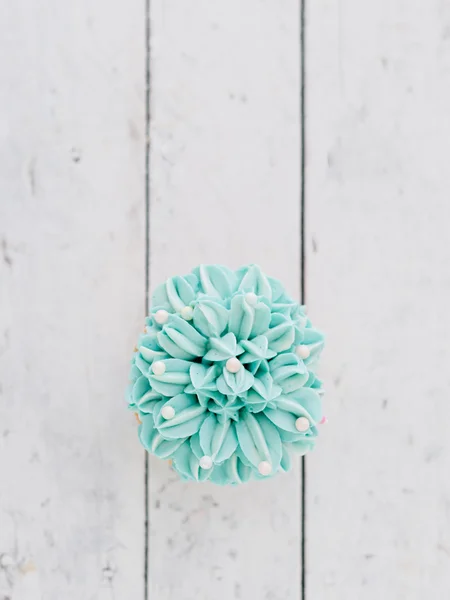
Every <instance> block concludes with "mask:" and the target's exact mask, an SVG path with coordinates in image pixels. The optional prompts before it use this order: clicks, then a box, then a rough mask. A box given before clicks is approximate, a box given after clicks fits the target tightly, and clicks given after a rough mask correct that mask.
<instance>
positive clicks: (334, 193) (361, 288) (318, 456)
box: [306, 0, 450, 600]
mask: <svg viewBox="0 0 450 600" xmlns="http://www.w3.org/2000/svg"><path fill="white" fill-rule="evenodd" d="M319 31H320V35H318V32H319ZM449 31H450V6H449V5H448V3H445V2H440V1H437V0H432V1H431V2H427V3H426V4H425V3H421V2H407V1H406V0H394V1H387V0H385V1H382V2H375V3H361V2H357V1H356V0H346V1H343V0H341V2H339V3H336V2H332V1H329V0H317V1H314V2H309V3H308V11H307V53H306V55H307V76H306V90H307V96H306V98H307V99H306V114H307V139H308V144H307V170H306V188H307V236H308V238H307V248H308V255H307V265H308V266H307V301H308V304H309V305H310V308H311V311H310V312H311V314H312V316H313V317H314V321H315V322H317V323H320V324H321V325H322V326H323V328H324V329H325V330H326V331H327V332H328V346H327V351H326V354H325V356H324V359H325V360H324V362H325V367H324V369H323V375H324V377H325V379H326V380H327V385H328V400H327V411H328V416H329V417H330V424H329V426H328V429H327V431H326V433H325V432H324V434H323V435H322V440H321V444H320V445H319V448H318V450H317V451H316V453H314V455H312V456H311V458H309V459H308V481H307V489H308V509H307V517H308V524H307V543H308V562H307V564H308V578H307V598H311V599H313V598H314V599H316V598H317V599H320V600H331V599H333V600H359V599H360V598H365V599H366V600H372V599H373V600H378V599H380V598H383V599H386V600H387V599H392V600H393V599H408V600H419V599H422V598H424V597H429V598H446V597H447V596H448V589H449V587H450V570H449V555H450V481H449V478H448V464H449V459H450V441H449V436H448V423H449V419H450V404H449V392H450V380H449V376H448V364H449V359H450V356H449V344H448V339H449V337H450V320H449V318H448V306H449V304H450V272H449V268H448V266H449V264H450V245H449V241H448V227H449V222H450V204H449V201H448V190H449V187H450V170H449V168H448V165H447V162H448V155H449V150H450V122H449V119H448V106H449V101H450V42H449Z"/></svg>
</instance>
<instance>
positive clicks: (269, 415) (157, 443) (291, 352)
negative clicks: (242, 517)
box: [127, 265, 324, 485]
mask: <svg viewBox="0 0 450 600" xmlns="http://www.w3.org/2000/svg"><path fill="white" fill-rule="evenodd" d="M323 344H324V337H323V335H322V333H320V332H319V331H318V330H317V329H315V328H313V326H312V324H311V322H310V320H309V319H308V317H307V316H306V313H305V307H304V306H300V305H299V304H298V303H297V302H296V301H295V300H293V299H292V298H291V297H290V296H289V295H288V294H287V293H286V292H285V290H284V288H283V286H282V285H281V283H280V282H278V281H277V280H276V279H273V278H271V277H267V276H266V275H264V273H263V272H262V271H261V269H260V268H259V267H258V266H256V265H249V266H246V267H242V268H240V269H238V270H237V271H232V270H230V269H228V268H227V267H223V266H219V265H200V266H199V267H197V268H196V269H193V271H192V273H190V274H189V275H185V276H176V277H172V278H170V279H168V280H167V281H166V282H165V283H164V284H162V285H160V286H159V287H158V288H157V289H156V290H155V293H154V295H153V297H152V308H151V314H150V315H149V317H147V319H146V327H145V332H144V333H143V334H142V335H141V336H140V337H139V340H138V343H137V346H136V349H135V353H134V355H133V359H132V366H131V373H130V380H131V383H130V385H129V388H128V392H127V401H128V406H129V408H130V409H131V410H132V411H134V412H135V413H136V414H137V415H138V417H139V419H140V421H141V424H140V425H139V438H140V441H141V442H142V445H143V446H144V447H145V448H146V449H147V450H148V451H149V452H151V453H153V454H155V455H156V456H158V457H160V458H165V459H168V458H170V459H172V460H173V468H174V469H175V471H177V472H178V473H179V475H180V477H181V478H182V479H193V480H198V481H205V480H209V481H212V482H213V483H217V484H221V485H225V484H237V483H243V482H245V481H248V480H250V479H265V478H267V477H270V476H273V475H275V474H276V473H279V472H282V471H288V470H289V468H290V466H291V454H292V452H295V453H297V454H300V455H303V454H306V453H307V452H308V451H309V450H311V449H312V448H313V447H314V444H315V441H316V437H317V433H318V431H317V425H318V424H319V423H320V421H321V419H322V406H321V395H322V383H321V381H320V380H319V379H318V378H317V377H316V375H315V373H314V363H315V362H316V361H317V359H318V358H319V356H320V353H321V351H322V348H323Z"/></svg>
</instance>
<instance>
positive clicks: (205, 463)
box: [199, 454, 213, 469]
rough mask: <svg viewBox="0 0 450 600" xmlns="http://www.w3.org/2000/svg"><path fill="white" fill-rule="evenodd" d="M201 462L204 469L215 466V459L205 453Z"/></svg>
mask: <svg viewBox="0 0 450 600" xmlns="http://www.w3.org/2000/svg"><path fill="white" fill-rule="evenodd" d="M199 464H200V467H201V468H202V469H210V468H211V467H212V466H213V459H212V458H211V457H210V456H207V455H206V454H205V456H202V457H201V459H200V463H199Z"/></svg>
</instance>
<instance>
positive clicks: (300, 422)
mask: <svg viewBox="0 0 450 600" xmlns="http://www.w3.org/2000/svg"><path fill="white" fill-rule="evenodd" d="M309 427H310V422H309V421H308V419H307V418H306V417H299V418H298V419H297V420H296V421H295V429H296V430H297V431H308V429H309Z"/></svg>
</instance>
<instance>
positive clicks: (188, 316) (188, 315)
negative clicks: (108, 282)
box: [181, 306, 194, 321]
mask: <svg viewBox="0 0 450 600" xmlns="http://www.w3.org/2000/svg"><path fill="white" fill-rule="evenodd" d="M181 316H182V317H183V319H185V320H186V321H191V320H192V317H193V316H194V310H193V308H192V307H191V306H185V307H184V308H182V309H181Z"/></svg>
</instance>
